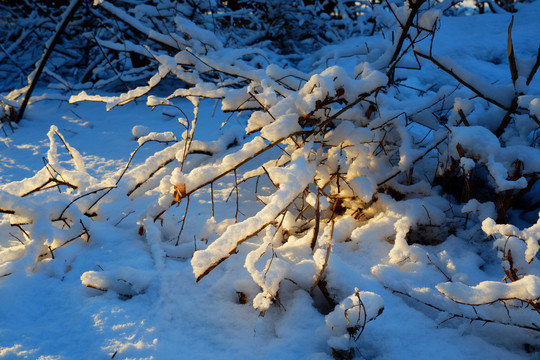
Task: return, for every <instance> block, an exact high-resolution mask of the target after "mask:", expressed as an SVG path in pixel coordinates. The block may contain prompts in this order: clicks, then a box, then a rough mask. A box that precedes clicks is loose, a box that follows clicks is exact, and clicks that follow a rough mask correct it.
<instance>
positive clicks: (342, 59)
mask: <svg viewBox="0 0 540 360" xmlns="http://www.w3.org/2000/svg"><path fill="white" fill-rule="evenodd" d="M127 3H129V2H127ZM163 4H165V3H163ZM182 4H183V3H182ZM340 4H341V3H340ZM94 6H98V7H102V8H104V9H106V10H108V11H109V12H111V13H112V14H115V15H116V16H117V17H118V18H119V20H118V21H124V22H127V23H128V24H130V26H132V27H134V28H136V29H138V30H139V31H140V32H142V33H143V34H144V36H145V37H148V38H149V39H151V40H155V41H158V42H160V43H162V44H165V45H167V46H168V47H171V48H173V49H175V50H176V51H177V52H176V54H173V53H172V52H171V53H170V54H165V53H163V52H162V51H161V50H156V49H153V48H151V47H147V48H144V47H142V46H140V45H136V44H131V45H130V46H128V48H129V49H131V50H132V51H135V52H137V53H139V54H146V56H148V55H149V56H151V57H152V58H153V59H154V60H155V61H156V62H157V66H156V68H155V72H154V73H152V75H151V76H148V77H144V78H141V79H143V80H144V81H143V82H142V84H145V83H146V85H140V83H139V85H140V86H138V87H135V88H133V89H132V90H130V91H127V92H125V93H123V94H118V93H106V92H105V91H99V93H96V94H93V91H94V90H93V91H92V92H91V91H90V90H81V89H83V88H77V87H75V88H74V91H73V94H68V95H66V94H65V93H63V92H61V91H59V90H51V89H50V88H49V89H46V88H38V89H37V90H36V97H34V98H33V101H32V102H31V104H30V107H29V108H28V110H27V112H26V113H25V116H24V118H23V120H22V121H21V122H20V123H19V124H18V125H16V126H15V129H14V131H11V130H10V129H9V127H8V126H7V125H5V126H4V127H3V128H2V129H3V130H5V132H3V133H0V135H2V137H1V138H0V140H1V141H0V161H1V165H0V216H1V217H0V318H1V319H2V322H1V325H0V358H6V359H11V358H23V359H24V358H26V359H34V358H36V359H79V358H91V359H99V358H115V359H174V358H178V357H181V358H186V359H191V358H197V359H231V358H247V359H250V358H262V359H274V358H284V359H332V358H339V356H343V354H345V355H344V356H348V354H351V355H352V356H354V358H355V359H433V358H437V359H456V358H460V359H471V360H472V359H478V358H481V357H485V358H504V359H529V358H535V357H536V356H538V354H539V351H540V349H539V347H538V344H539V341H540V337H539V331H538V327H537V326H536V325H535V324H538V317H537V316H538V314H537V312H535V311H532V310H533V309H535V308H536V310H538V304H539V301H540V265H539V255H538V253H539V251H540V242H539V239H540V214H539V213H538V211H536V208H535V207H534V206H533V205H534V201H536V199H537V198H538V197H537V195H538V193H539V188H538V184H536V183H535V181H536V180H531V179H535V177H537V176H538V173H539V172H540V150H539V148H538V138H537V132H538V124H537V123H536V121H535V119H534V117H540V101H539V99H540V98H539V97H538V93H539V91H540V85H539V84H540V83H539V82H538V80H535V81H533V82H532V83H531V84H529V85H528V86H525V85H523V81H524V79H523V78H521V80H519V81H520V82H521V85H519V87H518V89H519V90H522V91H525V92H527V93H526V94H525V93H524V94H523V95H522V94H519V96H518V95H516V93H515V91H514V90H515V89H514V88H513V87H512V86H511V83H510V81H511V79H510V77H509V76H508V73H507V71H508V69H507V64H506V63H504V62H505V61H507V58H505V56H506V53H505V51H506V44H507V39H506V35H507V34H506V28H505V26H506V25H507V24H508V21H507V20H508V19H509V17H510V15H509V14H507V13H504V12H503V13H502V14H482V15H479V14H476V15H470V16H450V14H447V13H446V12H445V11H443V8H433V9H427V8H426V9H427V10H426V11H425V12H423V14H422V15H421V16H420V17H419V18H418V19H417V20H418V22H419V25H420V27H422V28H424V29H423V30H422V29H420V28H415V29H413V30H411V31H412V32H411V34H413V36H414V33H415V32H416V31H423V33H425V30H426V29H431V28H433V27H439V26H440V32H437V36H436V37H435V40H434V42H435V43H436V45H435V48H434V54H435V55H436V58H437V59H438V60H439V61H441V62H442V63H443V64H444V65H445V66H446V67H448V68H452V70H453V71H454V72H455V73H456V74H458V75H459V76H462V77H463V78H464V79H466V80H467V81H468V83H469V85H471V86H473V87H474V88H475V89H476V90H479V91H480V92H482V93H483V94H487V95H488V97H489V100H493V101H491V102H490V101H486V100H485V99H483V98H481V97H478V96H477V94H475V93H474V91H470V90H468V89H467V87H466V86H463V85H460V86H458V83H457V82H456V81H454V80H453V79H452V78H451V77H449V76H448V75H447V74H444V73H443V72H441V71H439V70H437V69H436V66H434V65H433V64H429V63H428V62H426V63H424V60H422V66H423V70H422V71H417V70H411V69H406V68H405V67H401V66H398V67H397V69H396V73H395V74H394V75H395V76H390V74H388V73H387V71H386V70H387V69H386V68H385V66H386V65H385V64H384V63H385V61H386V62H388V60H389V56H390V55H391V51H390V52H389V50H388V49H390V50H393V46H391V44H392V43H393V42H392V38H390V36H388V35H389V32H388V31H387V30H388V29H391V31H392V32H393V31H394V30H395V31H396V32H395V33H394V36H397V37H399V35H400V31H401V30H400V27H399V25H398V24H397V19H396V18H395V17H394V16H393V15H392V14H391V12H389V11H383V10H382V7H376V8H374V9H373V10H371V9H370V10H369V11H373V13H372V14H371V15H372V16H374V19H375V21H377V22H378V23H377V24H378V25H380V26H381V27H380V28H376V29H375V30H376V31H375V34H374V35H373V36H364V35H362V33H357V34H358V37H354V38H350V39H345V40H344V41H343V42H337V41H336V42H335V43H333V44H330V45H328V46H327V47H323V48H322V49H320V50H318V51H315V52H314V53H313V54H301V55H302V56H304V57H305V59H303V60H302V61H299V62H297V63H293V62H288V60H287V58H286V57H280V56H278V55H277V54H274V53H271V52H270V51H266V50H265V49H264V48H255V47H252V48H251V47H250V48H244V49H235V48H230V47H227V44H226V42H225V41H223V40H224V39H228V38H227V37H226V35H227V34H225V35H224V34H220V33H215V32H213V31H211V29H212V27H211V26H208V27H207V28H203V27H202V26H199V25H198V24H197V23H196V22H195V21H196V20H195V17H194V18H193V21H192V20H188V19H187V18H186V17H185V16H184V15H186V14H183V13H182V12H180V13H178V14H176V15H175V16H176V17H175V18H174V21H173V23H172V26H173V27H174V28H176V30H177V31H178V33H175V34H173V35H170V36H169V35H165V34H163V33H162V32H160V31H158V29H159V26H157V28H156V29H151V28H150V27H149V26H148V22H147V21H145V16H151V14H152V13H153V12H154V11H155V12H156V14H159V11H158V8H154V7H134V8H133V9H132V11H128V12H124V11H123V10H122V8H121V7H116V6H114V5H112V4H111V3H109V2H107V1H104V0H99V1H98V0H95V1H94ZM119 6H120V5H119ZM341 6H343V4H341ZM389 6H391V7H392V9H393V10H394V12H395V16H397V18H399V21H401V22H403V21H405V20H406V18H407V16H408V15H409V12H410V9H409V7H408V5H407V3H405V4H404V5H403V6H400V4H399V2H397V3H394V2H393V3H392V4H391V5H389ZM426 6H427V5H426ZM516 7H517V8H518V12H517V13H516V14H515V29H514V36H513V40H514V44H515V48H516V53H517V54H518V55H520V54H524V55H523V56H524V57H525V58H527V59H528V58H531V59H534V58H533V57H534V56H535V51H536V47H535V46H532V47H531V44H532V43H533V41H536V42H537V41H538V40H537V39H536V38H535V37H534V35H530V34H529V32H531V33H533V34H534V33H535V29H537V28H538V26H537V25H535V24H536V23H535V22H534V21H535V19H537V18H538V16H540V3H539V2H529V3H528V2H525V3H519V4H516ZM365 10H366V11H368V10H367V9H365ZM500 10H501V11H503V10H502V9H500ZM452 11H453V12H455V13H460V12H463V13H468V12H469V11H471V10H467V9H466V8H465V5H463V6H458V7H457V8H456V9H452ZM486 11H487V10H486ZM215 15H216V16H217V17H216V18H219V16H220V15H223V14H215ZM156 16H157V15H156ZM228 16H229V15H228ZM225 18H226V16H225V15H224V17H222V18H220V19H225ZM342 20H343V21H344V24H350V23H349V22H345V20H346V17H345V16H344V17H343V19H342ZM220 21H221V20H220ZM328 21H330V19H328ZM501 24H504V26H502V25H501ZM304 25H305V24H304ZM386 27H388V28H386ZM529 27H530V29H529ZM501 29H502V30H501ZM531 29H532V30H531ZM385 31H386V33H384V32H385ZM383 34H386V37H385V36H383ZM331 35H332V34H331ZM328 36H329V37H333V36H334V35H332V36H330V35H328ZM454 38H458V39H459V41H457V40H456V41H452V40H453V39H454ZM479 39H484V40H483V41H479ZM120 40H121V39H115V41H109V40H103V41H101V40H100V43H101V44H103V46H105V45H107V46H108V47H107V48H108V49H113V48H115V47H116V49H117V50H118V49H122V48H123V46H124V45H129V44H130V43H129V42H125V43H121V42H120ZM117 41H118V42H117ZM407 41H409V40H407ZM456 42H461V43H460V44H456ZM394 43H395V42H394ZM426 44H427V45H426ZM501 44H502V45H501ZM407 45H408V44H406V45H405V46H407ZM458 45H459V46H458ZM499 45H501V46H502V48H503V50H504V51H502V50H496V51H495V50H492V49H498V47H497V46H499ZM428 47H429V38H427V41H424V42H422V43H421V45H419V46H418V47H416V45H415V49H416V50H417V52H418V53H422V54H424V55H427V54H429V51H428ZM532 48H534V49H532ZM351 49H352V50H351ZM366 49H368V50H366ZM490 51H492V52H493V53H490ZM500 54H502V55H503V56H502V59H503V60H501V61H503V64H502V65H505V66H502V65H500V64H495V63H493V62H490V61H488V60H486V59H488V58H489V59H491V60H492V58H490V57H488V55H490V56H491V55H493V56H495V57H497V56H499V55H500ZM250 56H253V57H260V58H261V59H264V60H261V62H260V63H259V64H258V65H254V64H255V62H254V61H251V60H246V59H248V58H249V57H250ZM379 56H380V58H379V59H375V58H377V57H379ZM407 56H409V55H407ZM406 60H407V59H403V60H402V62H401V61H400V63H399V64H400V65H403V64H405V63H406ZM409 60H411V59H408V60H407V63H408V61H409ZM330 62H331V63H332V64H328V66H327V64H326V63H330ZM532 64H534V61H532V62H531V61H530V59H529V60H527V61H526V64H521V65H520V69H530V67H531V66H532ZM478 69H483V70H485V73H481V72H480V71H477V70H478ZM520 71H524V70H520ZM216 74H217V75H216ZM124 75H125V74H124ZM124 75H123V76H124ZM178 79H180V80H181V81H183V83H182V84H183V85H182V87H178V88H173V87H171V86H170V84H171V83H172V80H175V81H178ZM392 79H393V80H395V81H396V83H394V84H390V82H391V81H392ZM396 79H397V80H396ZM491 80H493V81H491ZM503 80H504V81H503ZM494 81H496V82H495V83H494ZM175 84H177V83H175ZM190 84H193V86H191V85H190ZM430 84H433V88H428V85H430ZM401 85H403V86H401ZM84 89H87V88H84ZM418 89H420V91H419V90H418ZM89 93H91V94H89ZM51 94H52V95H51ZM13 96H14V95H13V94H11V96H4V95H0V102H1V105H2V109H3V111H5V112H6V111H7V108H5V106H6V105H10V106H18V104H19V102H18V101H19V100H17V98H18V97H17V96H15V97H13ZM358 98H362V99H363V100H362V101H360V102H358V103H356V104H354V106H352V105H351V106H350V108H347V109H346V110H345V111H342V110H343V109H344V107H346V106H349V104H353V103H354V102H355V101H357V99H358ZM514 98H516V99H517V100H516V101H517V102H518V107H519V108H518V110H517V112H518V113H517V114H516V115H515V116H514V117H513V118H512V121H511V122H510V124H508V126H507V128H505V129H503V134H502V135H500V136H499V135H496V134H495V132H496V131H497V128H498V127H499V123H500V119H502V117H503V116H504V113H505V109H501V108H499V107H500V106H502V107H503V108H508V107H509V106H510V105H511V102H512V99H514ZM59 99H63V100H60V101H59ZM37 100H40V101H37ZM66 100H68V101H66ZM219 102H221V105H220V104H219ZM494 102H496V103H497V104H494ZM104 104H105V105H104ZM219 105H220V106H219ZM252 108H255V109H256V110H250V109H252ZM373 109H375V110H373ZM230 111H233V114H232V115H231V114H229V113H228V112H230ZM459 112H462V114H463V115H464V116H465V117H466V119H467V122H468V124H465V123H464V121H463V119H462V117H461V114H460V113H459ZM434 115H436V116H434ZM331 117H333V120H335V121H332V122H326V123H325V121H326V120H328V119H329V118H331ZM302 120H305V121H307V123H304V124H302ZM452 166H455V167H456V168H457V170H456V172H454V173H453V174H452V176H449V177H448V178H447V179H448V181H449V182H455V183H456V184H459V186H462V185H463V184H469V185H470V186H471V187H472V188H471V189H472V190H471V191H472V192H473V194H472V195H471V196H463V198H462V199H458V197H459V196H460V194H458V193H459V191H461V190H462V189H458V190H459V191H456V192H454V193H451V192H449V191H448V190H447V188H448V187H451V186H449V185H446V184H444V183H442V184H441V183H437V182H436V181H434V178H435V177H436V175H441V174H443V173H444V172H445V171H447V170H448V168H451V167H452ZM475 176H477V177H481V176H484V178H483V179H484V180H485V181H484V182H483V183H482V186H478V184H475V183H474V181H475V179H477V178H475ZM463 179H465V180H463ZM443 180H444V179H443ZM469 180H470V182H466V181H469ZM481 180H482V179H481ZM450 185H454V184H450ZM49 186H50V188H48V189H42V188H41V187H49ZM466 190H467V189H466ZM486 194H487V195H486ZM516 194H517V196H516V197H515V198H511V200H515V202H517V203H519V204H517V205H516V206H515V207H514V204H512V206H509V207H508V209H509V210H508V213H507V214H504V212H505V211H503V210H506V209H505V208H504V206H505V201H507V198H506V197H505V196H506V195H508V196H510V195H516ZM520 194H523V196H521V195H520ZM529 207H532V208H533V210H530V209H529ZM536 207H537V205H536ZM503 216H505V217H507V220H506V221H502V222H501V220H500V218H501V217H503Z"/></svg>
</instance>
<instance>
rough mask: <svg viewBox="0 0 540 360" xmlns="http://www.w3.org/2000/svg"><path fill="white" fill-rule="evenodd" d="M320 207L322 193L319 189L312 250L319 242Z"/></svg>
mask: <svg viewBox="0 0 540 360" xmlns="http://www.w3.org/2000/svg"><path fill="white" fill-rule="evenodd" d="M320 209H321V205H320V193H319V191H317V200H316V202H315V226H314V227H313V236H312V237H311V250H314V249H315V244H317V238H318V237H319V227H320V223H321V212H320ZM332 224H333V222H332Z"/></svg>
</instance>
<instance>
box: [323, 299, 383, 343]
mask: <svg viewBox="0 0 540 360" xmlns="http://www.w3.org/2000/svg"><path fill="white" fill-rule="evenodd" d="M383 310H384V301H383V299H382V298H381V297H380V296H379V295H377V294H375V293H372V292H369V291H358V289H356V291H355V293H354V294H352V295H350V296H348V297H347V298H345V299H344V300H343V301H341V302H340V303H339V305H337V306H336V308H335V309H334V311H332V312H331V313H330V314H328V315H326V317H325V323H326V326H325V328H324V331H325V333H326V334H327V336H328V338H329V339H328V345H330V347H332V348H333V349H338V350H348V349H349V348H351V347H352V337H354V336H355V335H359V333H360V332H361V331H363V329H364V327H365V326H366V324H367V323H368V322H370V321H371V320H374V319H375V318H376V317H377V316H379V315H380V314H381V313H382V312H383Z"/></svg>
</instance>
